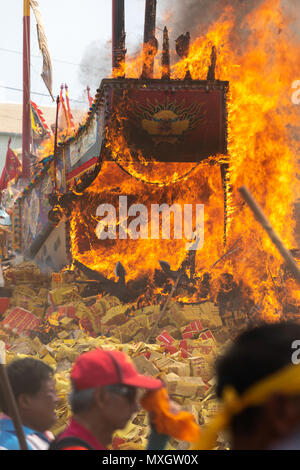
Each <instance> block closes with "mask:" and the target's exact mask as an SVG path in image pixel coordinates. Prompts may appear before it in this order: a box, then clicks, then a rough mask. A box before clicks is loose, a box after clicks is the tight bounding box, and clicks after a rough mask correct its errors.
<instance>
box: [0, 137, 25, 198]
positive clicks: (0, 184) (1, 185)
mask: <svg viewBox="0 0 300 470" xmlns="http://www.w3.org/2000/svg"><path fill="white" fill-rule="evenodd" d="M10 142H11V139H9V141H8V145H7V152H6V160H5V165H4V168H3V170H2V175H1V178H0V191H3V189H6V188H7V185H8V182H9V181H11V180H12V179H14V178H17V177H18V176H19V175H20V174H21V173H22V165H21V163H20V161H19V159H18V157H17V156H16V154H15V152H14V151H13V150H12V149H11V148H10Z"/></svg>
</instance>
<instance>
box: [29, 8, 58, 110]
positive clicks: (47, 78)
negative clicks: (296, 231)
mask: <svg viewBox="0 0 300 470" xmlns="http://www.w3.org/2000/svg"><path fill="white" fill-rule="evenodd" d="M30 6H31V8H32V10H33V13H34V16H35V19H36V27H37V35H38V41H39V47H40V51H41V53H42V56H43V72H42V74H41V77H42V79H43V80H44V82H45V85H46V87H47V89H48V91H49V93H50V96H51V98H52V100H53V101H54V98H53V95H52V64H51V58H50V53H49V49H48V44H47V38H46V35H45V31H44V26H43V21H42V15H41V12H40V10H39V4H38V2H37V0H30Z"/></svg>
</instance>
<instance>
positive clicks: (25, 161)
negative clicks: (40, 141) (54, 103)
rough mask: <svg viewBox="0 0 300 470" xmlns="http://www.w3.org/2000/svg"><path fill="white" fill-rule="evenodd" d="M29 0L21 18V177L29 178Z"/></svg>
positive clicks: (25, 3)
mask: <svg viewBox="0 0 300 470" xmlns="http://www.w3.org/2000/svg"><path fill="white" fill-rule="evenodd" d="M30 141H31V116H30V0H24V16H23V116H22V177H23V179H24V180H28V179H29V178H30V157H29V155H30Z"/></svg>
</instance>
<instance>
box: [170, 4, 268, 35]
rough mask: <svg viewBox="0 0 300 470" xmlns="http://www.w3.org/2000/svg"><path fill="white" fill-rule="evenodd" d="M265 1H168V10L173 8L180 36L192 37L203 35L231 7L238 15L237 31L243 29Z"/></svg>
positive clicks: (175, 25)
mask: <svg viewBox="0 0 300 470" xmlns="http://www.w3.org/2000/svg"><path fill="white" fill-rule="evenodd" d="M263 1H264V0H185V1H184V2H183V1H182V0H176V1H175V2H174V0H167V1H165V3H166V6H167V8H170V9H171V8H172V12H173V13H172V17H171V21H172V23H173V25H172V26H173V28H172V29H174V30H175V31H176V32H177V33H178V35H179V34H182V33H185V32H187V31H189V32H190V33H191V34H192V36H195V35H196V36H198V35H199V34H201V35H203V34H205V33H206V31H207V29H208V28H209V26H210V25H211V24H212V23H214V22H215V21H216V20H217V19H218V18H219V17H220V16H221V15H222V13H223V12H224V11H225V9H227V8H228V7H230V8H231V9H232V10H234V12H235V15H236V29H237V30H238V29H239V28H240V27H241V24H242V22H243V19H244V18H245V16H246V15H247V14H248V13H250V12H251V10H254V9H255V8H257V7H258V6H260V5H261V4H262V3H263Z"/></svg>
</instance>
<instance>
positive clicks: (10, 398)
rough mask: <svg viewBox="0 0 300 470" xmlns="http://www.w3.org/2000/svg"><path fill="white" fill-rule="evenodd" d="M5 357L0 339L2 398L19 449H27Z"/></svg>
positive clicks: (0, 384)
mask: <svg viewBox="0 0 300 470" xmlns="http://www.w3.org/2000/svg"><path fill="white" fill-rule="evenodd" d="M5 363H6V358H5V343H4V342H3V341H0V386H1V391H2V394H3V398H4V400H5V403H6V404H7V407H8V412H9V416H10V417H11V419H12V420H13V423H14V426H15V430H16V434H17V438H18V441H19V444H20V448H21V450H28V447H27V442H26V439H25V435H24V430H23V425H22V421H21V418H20V415H19V411H18V407H17V404H16V400H15V397H14V394H13V391H12V389H11V385H10V382H9V378H8V376H7V372H6V367H5Z"/></svg>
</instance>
